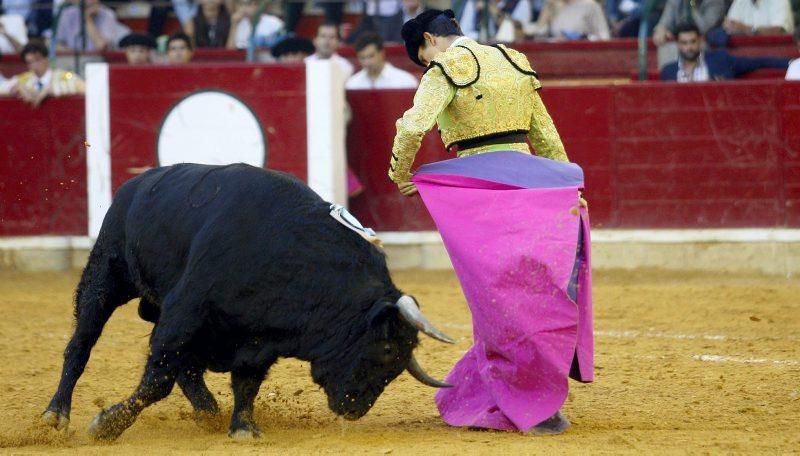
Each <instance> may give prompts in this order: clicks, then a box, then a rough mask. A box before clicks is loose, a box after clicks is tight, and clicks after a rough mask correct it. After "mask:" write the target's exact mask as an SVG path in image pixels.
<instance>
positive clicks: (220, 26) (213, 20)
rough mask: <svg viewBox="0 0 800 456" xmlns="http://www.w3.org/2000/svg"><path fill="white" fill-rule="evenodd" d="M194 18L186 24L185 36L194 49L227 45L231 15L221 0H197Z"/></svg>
mask: <svg viewBox="0 0 800 456" xmlns="http://www.w3.org/2000/svg"><path fill="white" fill-rule="evenodd" d="M198 5H199V8H198V10H197V14H195V16H194V18H193V19H192V20H191V21H190V22H188V23H187V24H186V27H185V30H186V34H187V35H189V36H190V37H192V39H193V44H194V47H196V48H221V47H225V46H226V45H227V44H228V35H229V34H230V33H231V15H230V13H229V12H228V7H227V6H225V2H224V1H223V0H198Z"/></svg>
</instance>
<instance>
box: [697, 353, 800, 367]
mask: <svg viewBox="0 0 800 456" xmlns="http://www.w3.org/2000/svg"><path fill="white" fill-rule="evenodd" d="M692 359H695V360H697V361H706V362H710V363H741V364H779V365H783V366H796V365H798V364H800V361H795V360H793V359H767V358H738V357H735V356H723V355H692Z"/></svg>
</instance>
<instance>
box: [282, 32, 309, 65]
mask: <svg viewBox="0 0 800 456" xmlns="http://www.w3.org/2000/svg"><path fill="white" fill-rule="evenodd" d="M313 53H314V44H313V43H312V42H311V41H310V40H307V39H305V38H300V37H288V38H284V39H283V40H281V41H279V42H278V44H276V45H275V46H273V47H272V57H274V58H275V60H276V61H278V62H281V63H303V60H305V59H306V57H308V56H310V55H311V54H313Z"/></svg>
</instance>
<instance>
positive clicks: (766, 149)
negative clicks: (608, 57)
mask: <svg viewBox="0 0 800 456" xmlns="http://www.w3.org/2000/svg"><path fill="white" fill-rule="evenodd" d="M158 69H159V70H162V71H166V72H165V73H158V72H154V73H146V74H147V77H143V76H142V73H140V74H139V76H137V74H136V73H135V72H133V71H130V70H129V69H128V68H124V69H122V70H121V71H117V69H116V68H112V71H111V84H112V87H113V90H114V92H113V93H114V95H112V97H113V99H114V100H117V101H116V102H115V101H114V100H112V107H111V111H112V112H111V117H112V125H111V130H112V168H113V173H112V174H113V176H114V179H113V181H114V188H116V187H118V186H119V185H120V184H121V183H122V181H124V180H125V179H126V178H128V177H130V175H131V174H130V173H127V168H128V167H137V166H151V165H153V164H155V146H156V137H155V132H156V130H157V128H158V126H159V125H160V122H161V120H162V118H163V115H164V114H165V113H166V109H168V108H169V107H170V106H171V104H172V103H174V102H175V101H177V100H178V99H179V98H181V97H182V96H183V94H185V93H187V91H191V90H193V89H195V88H207V87H214V86H215V85H216V84H219V85H221V86H222V85H225V84H229V83H231V84H235V85H237V87H240V88H241V90H243V91H244V92H245V93H246V94H247V97H255V98H254V99H255V100H257V101H256V102H248V103H249V104H250V105H251V107H252V108H253V109H254V111H256V113H257V115H258V117H259V119H261V121H262V123H263V124H264V131H265V132H267V137H268V142H269V152H268V154H269V155H268V166H269V167H270V168H276V169H282V170H286V171H289V172H293V173H295V174H297V175H300V176H301V177H304V176H305V166H306V164H305V160H306V150H305V149H306V140H305V121H304V119H305V101H304V100H305V98H304V92H303V91H301V90H300V89H301V88H302V89H303V90H304V84H305V82H304V81H305V79H304V77H301V74H302V71H303V70H302V67H297V68H288V69H278V70H276V71H277V72H274V73H273V72H272V69H271V68H270V67H269V66H268V65H267V66H264V65H260V66H256V67H247V66H245V65H241V66H240V67H239V68H232V69H230V73H231V74H230V75H223V74H222V73H224V72H222V70H219V71H220V72H222V73H218V72H215V70H213V69H212V67H209V68H206V69H205V70H203V69H202V68H201V69H199V70H198V69H195V70H192V69H191V68H186V69H183V70H180V71H187V73H182V72H178V73H172V72H171V71H177V70H175V69H174V68H173V69H170V68H167V67H161V68H158ZM200 70H203V71H200ZM153 71H156V70H155V69H154V70H153ZM192 71H200V72H199V73H197V74H194V73H192ZM259 71H260V72H259ZM282 71H288V73H282ZM191 74H194V76H192V78H189V75H191ZM197 78H199V79H197ZM190 81H196V82H190ZM223 81H224V82H223ZM279 81H284V82H279ZM287 81H292V82H287ZM412 96H413V92H412V91H408V90H405V91H403V90H399V91H375V92H371V91H352V92H349V93H348V100H349V102H350V106H351V108H352V111H353V119H352V121H351V123H350V126H349V129H348V139H347V142H348V154H349V157H348V160H349V163H350V165H351V167H352V169H353V170H354V172H355V173H356V175H358V177H359V178H360V179H361V180H362V182H363V183H364V185H365V187H366V191H365V192H364V193H362V194H361V195H359V196H357V197H355V198H354V199H352V201H351V209H352V211H353V212H354V213H355V214H356V215H357V216H358V217H359V218H360V219H361V220H362V222H364V223H365V224H366V225H368V226H372V227H374V228H376V229H379V230H392V231H395V230H423V229H424V230H427V229H433V228H434V227H433V223H432V222H431V220H430V219H429V218H428V215H427V212H426V211H425V208H424V207H423V206H422V203H421V201H420V200H419V198H404V197H402V196H401V195H400V194H399V193H398V192H397V189H396V187H395V185H394V184H392V183H391V182H390V181H389V180H388V177H387V176H386V169H387V167H388V158H389V153H390V150H391V145H392V139H393V136H394V122H395V120H396V119H397V118H398V117H399V116H401V115H402V113H403V111H404V110H405V109H407V108H408V107H409V106H410V105H411V100H412ZM542 96H543V98H544V100H545V102H546V103H547V105H548V108H549V110H550V112H551V114H552V116H553V118H554V120H555V123H556V125H557V127H558V129H559V131H560V132H561V135H562V137H563V140H564V143H565V145H566V148H567V152H568V154H569V155H570V158H571V159H572V160H573V161H575V162H577V163H578V164H580V165H581V166H582V167H583V169H584V171H585V174H586V183H587V189H586V196H587V198H588V200H589V203H590V209H591V215H592V221H593V224H594V226H596V227H604V228H713V227H720V228H734V227H794V228H798V227H800V84H798V83H787V82H761V81H753V82H738V83H737V82H729V83H709V84H694V85H678V84H668V83H641V84H631V85H627V86H583V87H547V86H546V87H545V89H544V90H543V91H542ZM0 112H2V113H3V115H2V116H0V135H2V138H3V142H2V151H3V152H4V160H2V161H0V236H19V235H42V234H51V235H81V234H85V233H86V225H87V220H86V183H85V182H86V163H85V151H84V149H83V138H84V120H83V118H84V102H83V98H82V97H67V98H62V99H50V100H47V101H46V102H45V103H44V104H43V105H42V107H40V108H39V109H38V110H34V109H32V108H30V107H29V106H27V105H25V104H23V103H21V102H20V101H18V100H15V99H9V98H0ZM158 113H160V114H158ZM300 119H303V120H302V121H301V120H300ZM449 157H450V156H449V154H447V153H446V152H445V151H444V150H443V147H442V145H441V141H440V139H439V138H438V134H437V133H435V132H432V133H430V134H428V136H426V138H425V140H424V142H423V148H422V151H421V152H420V154H419V155H418V159H417V163H418V164H420V163H428V162H432V161H436V160H441V159H446V158H449Z"/></svg>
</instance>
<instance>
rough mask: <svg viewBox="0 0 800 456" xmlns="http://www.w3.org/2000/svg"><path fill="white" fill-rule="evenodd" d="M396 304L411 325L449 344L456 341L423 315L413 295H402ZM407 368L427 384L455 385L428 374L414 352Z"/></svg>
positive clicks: (441, 386)
mask: <svg viewBox="0 0 800 456" xmlns="http://www.w3.org/2000/svg"><path fill="white" fill-rule="evenodd" d="M396 305H397V308H398V309H399V310H400V315H401V316H402V317H403V319H404V320H405V321H407V322H408V323H409V324H410V325H411V326H413V327H415V328H417V330H419V331H422V332H423V333H425V334H427V335H428V336H430V337H433V338H434V339H436V340H439V341H442V342H446V343H448V344H453V343H455V340H453V339H452V338H451V337H449V336H447V335H446V334H445V333H443V332H441V331H439V330H438V329H436V328H435V327H434V326H433V325H432V324H431V322H430V321H428V319H427V318H425V315H423V314H422V311H421V310H420V309H419V305H418V304H417V302H416V301H415V300H414V298H412V297H411V296H408V295H403V296H401V297H400V299H398V300H397V304H396ZM406 370H408V373H409V374H411V376H412V377H414V378H415V379H417V380H419V381H420V382H421V383H423V384H425V385H428V386H433V387H434V388H450V387H452V386H453V385H450V384H447V383H445V382H442V381H440V380H436V379H435V378H433V377H431V376H430V375H428V373H426V372H425V370H424V369H423V368H422V366H420V365H419V363H418V362H417V359H416V358H414V355H413V354H412V355H411V359H410V360H409V362H408V366H407V367H406Z"/></svg>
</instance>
